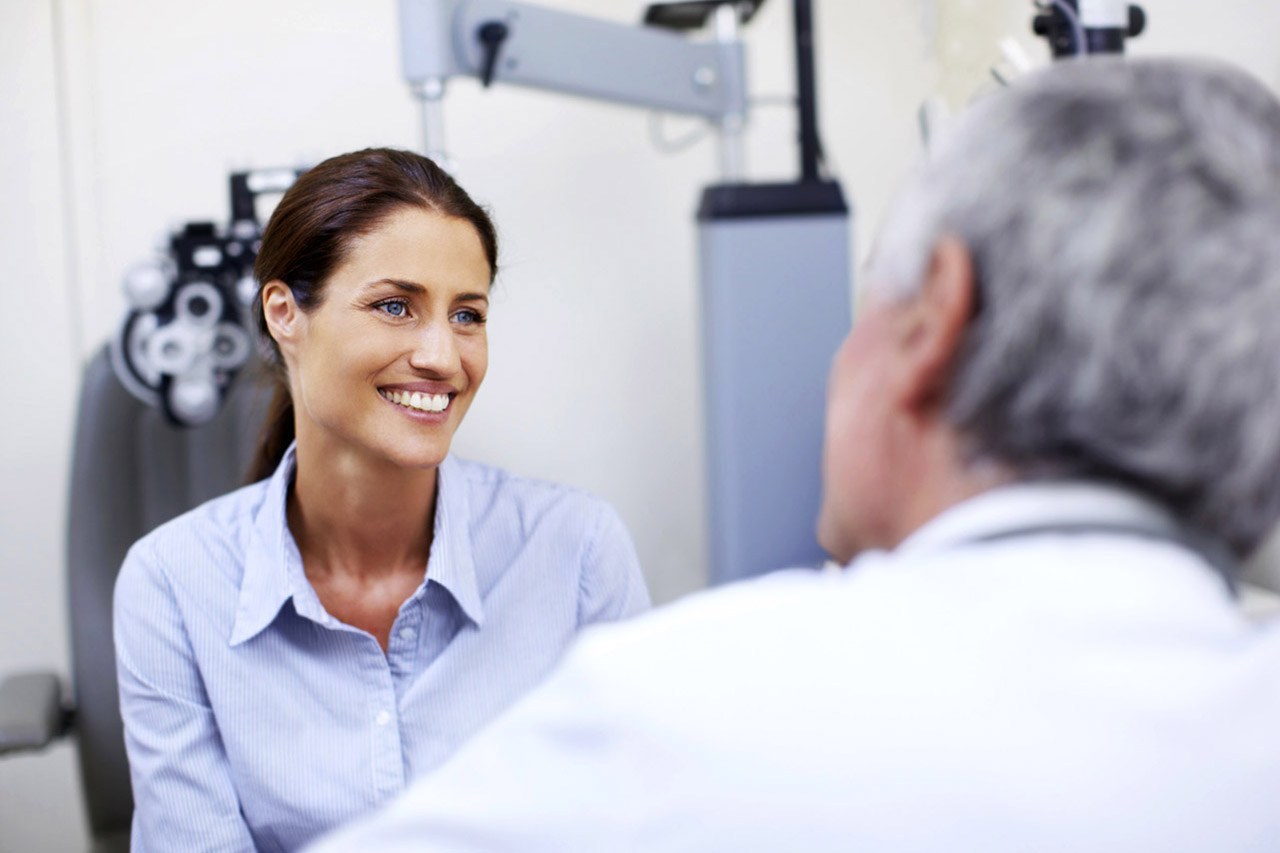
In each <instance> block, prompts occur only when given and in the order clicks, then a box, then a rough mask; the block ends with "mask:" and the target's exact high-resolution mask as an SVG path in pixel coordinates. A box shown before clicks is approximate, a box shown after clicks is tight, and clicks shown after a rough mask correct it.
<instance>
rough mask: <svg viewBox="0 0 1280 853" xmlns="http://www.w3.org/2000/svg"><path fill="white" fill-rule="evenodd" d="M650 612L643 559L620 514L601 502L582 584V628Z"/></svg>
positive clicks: (579, 612) (580, 618)
mask: <svg viewBox="0 0 1280 853" xmlns="http://www.w3.org/2000/svg"><path fill="white" fill-rule="evenodd" d="M648 609H649V589H648V587H647V586H646V585H645V581H644V574H643V573H642V572H641V571H640V558H639V556H637V555H636V546H635V545H634V544H633V543H632V541H631V534H630V533H628V532H627V526H626V524H624V523H623V521H622V518H621V517H620V516H619V515H618V512H617V510H615V509H614V508H613V507H612V506H610V505H609V504H607V503H604V502H601V503H600V507H599V516H598V518H597V520H596V525H595V532H594V535H593V536H592V539H591V542H590V543H589V544H588V546H587V550H586V552H585V555H584V557H583V565H582V575H581V579H580V581H579V584H578V627H580V628H581V627H585V626H587V625H590V624H592V623H595V622H613V621H617V620H619V619H625V618H627V617H628V616H634V615H636V614H637V613H643V612H644V611H646V610H648Z"/></svg>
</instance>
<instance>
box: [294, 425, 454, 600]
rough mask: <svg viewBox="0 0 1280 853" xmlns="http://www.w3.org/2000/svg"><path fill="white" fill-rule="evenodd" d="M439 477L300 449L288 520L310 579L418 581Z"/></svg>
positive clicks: (307, 446)
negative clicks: (409, 577)
mask: <svg viewBox="0 0 1280 853" xmlns="http://www.w3.org/2000/svg"><path fill="white" fill-rule="evenodd" d="M436 472H437V469H435V468H426V469H406V468H401V467H399V466H397V465H395V464H393V463H391V462H389V461H386V460H379V459H374V458H371V457H370V456H369V455H368V454H363V453H358V452H355V451H352V450H337V451H335V450H334V449H333V448H331V447H323V448H318V447H315V446H314V445H313V444H312V443H310V442H307V443H300V444H299V445H298V448H297V469H296V475H295V479H294V483H293V487H292V489H290V492H289V498H288V517H289V529H290V531H291V532H292V533H293V537H294V540H295V541H296V542H297V543H298V550H299V551H300V552H301V554H302V560H303V565H304V566H305V567H306V572H307V576H308V577H310V578H313V579H314V578H317V577H328V576H332V575H344V576H347V577H349V578H351V579H353V580H358V579H367V580H375V579H377V578H385V577H388V576H391V575H399V574H403V573H406V572H409V573H417V574H418V575H419V576H421V573H422V572H423V570H424V569H425V567H426V564H427V556H428V554H429V553H430V550H431V541H432V534H433V529H434V521H435V502H436V495H437V492H438V489H437V473H436Z"/></svg>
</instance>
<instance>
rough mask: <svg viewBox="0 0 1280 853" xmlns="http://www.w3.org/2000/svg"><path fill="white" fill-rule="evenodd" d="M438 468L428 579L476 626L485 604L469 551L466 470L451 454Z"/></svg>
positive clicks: (479, 621)
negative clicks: (456, 603) (482, 600)
mask: <svg viewBox="0 0 1280 853" xmlns="http://www.w3.org/2000/svg"><path fill="white" fill-rule="evenodd" d="M437 470H438V472H439V473H438V477H437V479H436V519H435V533H434V536H433V538H432V540H431V556H430V557H429V558H428V560H427V582H428V583H438V584H440V586H442V587H444V588H445V589H446V590H448V591H449V594H450V595H452V596H453V598H454V600H455V601H457V602H458V606H459V607H461V608H462V612H463V613H465V614H466V615H467V618H468V619H470V620H471V621H472V622H474V623H475V624H476V626H477V627H478V626H480V625H483V624H484V606H483V605H482V604H481V600H480V587H479V585H478V583H477V582H476V564H475V559H474V557H473V556H472V553H471V506H470V501H469V500H468V498H467V488H466V482H465V481H466V474H465V472H464V471H462V470H461V466H460V464H459V463H458V461H457V460H456V459H455V458H454V457H453V454H449V455H448V456H446V457H445V460H444V462H441V463H440V467H439V468H438V469H437Z"/></svg>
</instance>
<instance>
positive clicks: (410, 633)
mask: <svg viewBox="0 0 1280 853" xmlns="http://www.w3.org/2000/svg"><path fill="white" fill-rule="evenodd" d="M416 636H417V633H416V632H415V631H414V630H413V629H412V628H401V629H400V639H402V640H412V639H413V638H414V637H416Z"/></svg>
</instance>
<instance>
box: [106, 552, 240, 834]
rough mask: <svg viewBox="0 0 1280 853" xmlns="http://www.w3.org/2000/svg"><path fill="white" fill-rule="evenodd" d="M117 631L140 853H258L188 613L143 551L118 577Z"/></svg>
mask: <svg viewBox="0 0 1280 853" xmlns="http://www.w3.org/2000/svg"><path fill="white" fill-rule="evenodd" d="M114 634H115V646H116V671H117V675H118V679H119V685H120V713H121V717H122V718H123V720H124V732H125V747H126V749H127V751H128V754H129V772H130V776H131V777H132V781H133V798H134V813H133V832H132V841H131V844H132V849H133V851H134V853H139V851H166V850H183V851H201V850H208V851H213V850H217V851H222V853H235V852H236V851H245V853H253V850H254V844H253V838H252V836H251V835H250V833H249V829H248V827H247V825H246V824H245V822H244V817H243V815H242V814H241V812H240V803H239V798H238V796H237V794H236V790H235V785H234V783H233V781H232V778H231V770H230V766H229V764H228V762H227V756H226V752H225V750H224V748H223V744H222V739H221V736H220V735H219V733H218V725H217V721H216V720H215V719H214V715H213V709H212V708H211V707H210V706H209V701H208V697H207V696H206V694H205V691H204V686H203V682H202V680H201V677H200V672H199V667H198V665H197V662H196V659H195V653H194V651H193V649H192V647H191V643H190V641H189V640H188V637H187V632H186V628H185V626H184V623H183V618H182V614H181V612H180V610H179V608H178V604H177V601H176V600H175V597H174V594H173V589H172V587H171V585H170V583H169V581H168V578H167V577H166V576H165V574H164V572H163V571H162V570H161V568H160V567H159V565H158V564H157V561H156V560H155V558H154V555H153V554H151V553H150V552H148V550H147V549H146V548H145V545H141V544H140V545H135V546H134V547H133V549H132V550H130V552H129V554H128V556H127V557H126V558H125V562H124V566H123V567H122V568H121V570H120V576H119V578H118V579H117V581H116V588H115V598H114Z"/></svg>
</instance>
